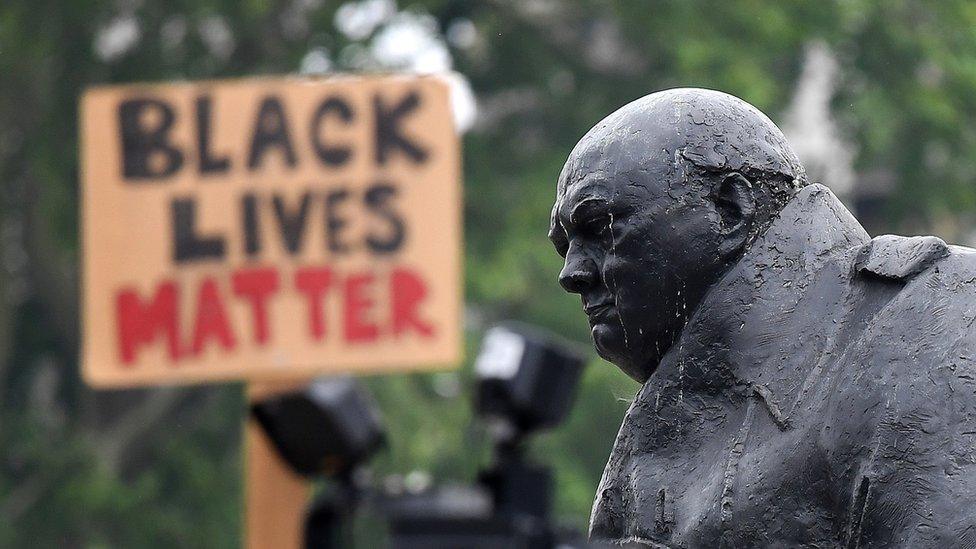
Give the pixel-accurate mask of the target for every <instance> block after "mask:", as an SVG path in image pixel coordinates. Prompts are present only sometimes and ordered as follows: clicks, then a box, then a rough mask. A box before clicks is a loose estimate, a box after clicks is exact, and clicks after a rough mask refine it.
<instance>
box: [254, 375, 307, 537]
mask: <svg viewBox="0 0 976 549" xmlns="http://www.w3.org/2000/svg"><path fill="white" fill-rule="evenodd" d="M306 383H308V381H301V382H281V383H269V382H264V383H249V384H248V387H247V396H248V402H254V401H256V400H260V399H263V398H267V397H269V396H271V395H274V394H277V393H283V392H287V391H291V390H295V389H298V388H300V387H302V386H303V385H305V384H306ZM245 452H246V453H245V455H244V476H245V488H244V506H245V507H244V516H245V520H244V528H245V531H244V546H245V547H246V548H247V549H300V548H302V547H304V540H303V537H304V536H303V527H304V519H305V511H306V506H307V505H308V503H309V494H310V488H311V487H310V484H309V482H308V481H306V480H305V479H304V478H302V477H300V476H298V475H296V474H295V473H293V472H292V471H291V469H289V468H288V464H286V463H285V462H284V461H283V460H282V459H281V458H280V457H279V456H278V453H277V450H275V448H274V446H273V445H272V443H271V441H270V440H269V439H268V437H267V436H265V434H264V431H262V430H261V427H260V425H258V424H257V422H256V421H255V420H254V419H253V418H251V417H250V416H248V418H247V420H246V422H245Z"/></svg>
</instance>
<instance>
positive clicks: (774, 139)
mask: <svg viewBox="0 0 976 549" xmlns="http://www.w3.org/2000/svg"><path fill="white" fill-rule="evenodd" d="M805 184H806V175H805V173H804V171H803V167H802V166H801V165H800V162H799V161H798V160H797V157H796V154H794V152H793V150H792V149H791V148H790V145H789V143H787V142H786V138H785V137H784V136H783V134H782V132H781V131H780V130H779V128H777V127H776V125H775V124H773V123H772V121H770V120H769V118H767V117H766V116H765V115H764V114H763V113H761V112H759V110H757V109H756V108H755V107H753V106H752V105H750V104H748V103H746V102H745V101H742V100H741V99H738V98H736V97H733V96H731V95H728V94H725V93H721V92H717V91H711V90H703V89H687V88H686V89H672V90H666V91H661V92H657V93H653V94H651V95H648V96H645V97H643V98H641V99H638V100H636V101H634V102H632V103H630V104H628V105H626V106H624V107H622V108H621V109H619V110H618V111H616V112H614V113H613V114H611V115H610V116H608V117H607V118H605V119H604V120H603V121H601V122H600V123H599V124H597V125H596V126H595V127H593V129H591V130H590V131H589V132H587V134H586V135H585V136H583V139H581V140H580V142H579V143H578V144H577V145H576V147H575V148H574V149H573V152H572V153H571V154H570V156H569V159H568V160H567V161H566V165H565V166H564V167H563V170H562V173H561V174H560V175H559V181H558V183H557V190H556V203H555V205H554V206H553V209H552V218H551V223H550V229H549V238H550V240H551V241H552V243H553V245H555V247H556V250H557V251H558V252H559V254H560V255H562V256H563V257H564V258H565V260H566V261H565V265H564V267H563V269H562V272H561V273H560V274H559V282H560V284H561V285H562V286H563V288H565V289H566V291H568V292H572V293H575V294H579V295H580V297H581V298H582V301H583V309H584V311H585V312H586V315H587V317H588V319H589V323H590V330H591V334H592V336H593V341H594V344H595V345H596V348H597V351H598V352H599V353H600V355H601V356H602V357H603V358H605V359H607V360H609V361H610V362H613V363H614V364H616V365H617V366H618V367H620V368H621V369H622V370H623V371H624V372H626V373H627V374H628V375H629V376H631V377H632V378H634V379H636V380H637V381H640V382H644V381H646V380H647V379H648V378H649V377H650V375H651V374H652V373H653V372H654V370H655V369H656V368H657V365H658V363H659V362H660V360H661V358H662V357H663V356H664V354H665V353H666V352H667V351H668V349H670V348H671V346H672V345H673V344H674V342H675V341H676V340H677V339H678V337H679V336H680V334H681V330H682V328H684V326H685V324H686V323H687V321H688V319H689V318H690V317H691V315H692V314H694V312H695V310H696V308H697V306H698V304H699V303H700V302H701V300H702V298H703V297H704V296H705V294H706V293H707V292H708V290H709V289H710V288H711V287H712V286H713V285H714V284H715V283H716V282H717V281H718V280H719V279H720V278H721V277H722V275H724V274H725V273H726V272H727V271H728V270H729V268H730V267H731V266H733V265H734V264H735V263H736V262H737V261H738V260H739V258H741V257H742V254H743V253H745V252H746V250H748V248H749V246H750V245H751V244H752V242H753V241H754V240H755V239H756V237H757V236H759V235H761V234H762V233H763V231H764V230H765V229H766V228H767V227H768V226H769V224H770V223H771V222H772V220H773V219H775V217H776V216H777V214H778V213H779V212H780V210H782V208H783V206H784V205H785V204H786V203H787V202H788V201H789V200H790V198H792V197H793V195H794V194H796V192H797V190H798V189H799V188H800V187H802V186H804V185H805Z"/></svg>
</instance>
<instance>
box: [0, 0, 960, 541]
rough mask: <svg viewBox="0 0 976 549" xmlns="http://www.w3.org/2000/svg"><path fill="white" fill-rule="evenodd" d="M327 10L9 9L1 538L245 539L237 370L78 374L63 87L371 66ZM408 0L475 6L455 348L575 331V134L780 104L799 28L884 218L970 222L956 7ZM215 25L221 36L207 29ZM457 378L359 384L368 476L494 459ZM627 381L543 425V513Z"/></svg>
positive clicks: (4, 11)
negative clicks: (373, 409) (557, 216)
mask: <svg viewBox="0 0 976 549" xmlns="http://www.w3.org/2000/svg"><path fill="white" fill-rule="evenodd" d="M340 6H341V5H340V4H339V3H336V2H326V1H311V0H310V1H298V0H296V1H292V2H286V1H280V2H279V1H271V0H246V1H243V2H239V1H232V0H194V1H189V0H169V1H165V2H162V1H160V2H152V1H150V0H145V1H136V0H113V1H107V0H70V1H65V0H34V1H26V0H6V1H4V2H3V3H2V4H0V181H2V185H3V192H2V193H0V252H2V254H0V261H2V265H0V267H2V268H0V290H2V292H0V293H2V295H0V546H4V547H28V546H30V547H49V546H59V547H159V546H164V547H235V546H238V545H239V543H240V525H241V521H240V495H241V486H240V450H239V445H240V440H241V437H240V429H241V427H240V422H241V418H242V416H243V400H242V396H241V391H240V387H239V386H236V385H225V386H214V387H200V388H190V389H176V390H172V389H170V390H167V389H163V390H151V391H150V390H144V391H124V392H117V393H111V394H107V393H98V394H96V393H94V392H92V391H90V390H89V389H87V388H86V387H84V385H83V384H82V383H81V381H80V380H79V377H78V372H77V355H78V325H77V322H78V316H77V309H78V305H77V303H78V301H77V279H78V275H77V265H78V253H79V245H78V232H77V223H78V215H77V211H78V195H79V193H78V175H77V170H78V166H77V139H76V133H77V105H78V98H79V96H80V94H81V92H82V90H83V89H84V88H85V87H86V86H89V85H94V84H102V83H112V82H131V81H163V80H171V79H202V78H224V77H237V76H245V75H254V74H283V73H293V72H296V71H297V70H298V69H299V67H300V66H301V63H302V60H303V58H305V57H306V55H307V53H308V52H309V51H310V50H312V49H313V48H321V49H322V51H326V52H328V53H329V54H330V56H331V58H332V62H333V67H334V68H335V69H338V70H360V69H363V68H369V65H368V63H367V64H366V65H364V64H363V63H362V56H361V55H358V56H357V52H358V53H362V52H363V51H367V52H368V50H367V49H366V48H367V47H368V45H369V43H370V37H369V35H367V36H365V37H357V38H356V39H353V38H350V37H349V36H347V35H344V34H343V33H341V32H338V31H337V30H336V26H335V23H334V22H335V16H336V11H337V10H338V9H340ZM399 9H400V10H404V11H407V12H411V13H423V14H430V16H431V17H432V19H431V21H433V22H434V26H435V30H436V32H438V33H443V34H445V35H447V36H450V35H451V34H452V32H454V31H458V32H460V31H461V30H464V29H466V28H468V29H469V28H470V25H469V24H468V22H470V24H472V25H473V28H474V29H475V31H476V32H475V34H474V35H473V39H469V40H458V41H453V42H451V43H450V44H451V45H450V53H451V56H452V58H453V62H454V68H455V69H456V70H458V71H459V72H460V73H462V74H463V75H464V76H465V77H466V78H467V79H468V80H469V81H470V83H471V85H472V87H473V89H474V91H475V93H476V95H477V98H478V101H479V119H478V122H477V124H476V125H475V127H474V128H473V129H472V130H471V131H470V132H469V133H468V134H467V135H466V136H465V140H464V147H465V148H464V162H465V169H464V174H465V197H466V202H465V231H466V237H465V238H466V240H465V245H466V262H465V273H466V292H467V293H466V299H467V302H468V303H469V308H470V315H469V316H470V317H471V318H472V320H473V321H472V322H471V323H470V324H471V325H470V328H471V329H470V335H469V344H468V351H469V352H468V356H469V360H468V362H470V357H471V356H472V355H473V354H474V353H475V352H476V348H477V342H478V339H479V337H480V330H481V327H482V326H484V325H485V324H486V323H489V322H492V321H495V320H500V319H507V318H517V319H520V320H524V321H527V322H532V323H537V324H540V325H543V326H546V327H548V328H549V329H551V330H553V331H555V332H558V333H560V334H563V335H564V336H566V337H568V338H571V339H574V340H578V341H581V342H582V341H586V340H587V330H586V325H585V319H584V317H583V315H582V314H581V313H580V311H579V304H578V302H577V301H576V300H574V299H573V298H572V297H570V296H568V295H565V294H564V293H563V292H561V291H560V289H559V288H558V285H557V284H556V283H555V276H556V273H557V272H558V270H559V268H560V266H561V264H560V260H559V258H558V257H557V256H556V254H555V253H554V252H553V251H552V250H551V248H550V246H549V244H548V242H547V240H546V236H545V235H546V230H547V225H548V216H549V208H550V206H551V200H552V197H553V187H554V181H555V178H556V176H557V174H558V172H559V169H560V167H561V165H562V162H563V160H564V159H565V157H566V156H567V154H568V153H569V151H570V149H571V148H572V146H573V145H574V144H575V142H576V141H577V140H578V139H579V137H580V136H581V135H582V134H583V133H584V132H585V131H586V130H587V129H588V128H589V127H590V126H592V125H593V124H594V123H596V122H597V121H598V120H599V119H601V118H602V117H603V116H605V115H606V114H608V113H610V112H611V111H613V110H614V109H616V108H617V107H619V106H621V105H623V104H624V103H626V102H628V101H630V100H633V99H635V98H637V97H640V96H642V95H644V94H646V93H648V92H650V91H653V90H657V89H662V88H667V87H673V86H702V87H709V88H716V89H721V90H723V91H727V92H729V93H732V94H735V95H738V96H740V97H742V98H745V99H746V100H748V101H750V102H752V103H753V104H755V105H756V106H758V107H759V108H760V109H762V110H764V111H765V112H767V113H769V114H771V115H772V116H773V118H774V119H776V117H777V115H778V114H779V113H781V112H782V110H783V109H784V107H785V106H786V105H787V103H788V101H789V100H790V98H791V96H792V94H793V92H794V88H795V85H796V81H797V77H798V75H799V73H800V70H801V60H802V59H803V51H804V48H805V47H806V46H807V45H808V44H809V43H811V41H814V40H822V41H824V42H825V43H826V44H828V45H829V47H830V48H831V49H832V51H833V52H834V53H835V55H836V57H837V59H838V61H839V64H840V80H839V82H838V90H837V93H836V95H835V97H834V99H833V114H834V116H835V117H836V119H837V120H838V121H839V122H840V125H841V127H842V128H843V129H844V130H845V131H846V132H847V135H848V136H849V139H850V141H852V142H853V143H856V145H857V151H858V152H857V155H856V157H855V165H854V168H855V170H856V173H857V174H868V173H883V174H886V175H887V176H888V177H889V178H890V179H891V181H892V182H893V184H894V192H893V193H891V194H890V195H889V197H888V198H887V199H886V200H885V201H884V204H883V210H882V211H883V214H884V215H883V219H884V220H885V228H886V229H887V230H891V231H894V230H914V229H924V228H929V227H935V228H937V229H939V230H940V231H941V234H942V236H945V237H947V238H950V239H958V238H963V237H965V236H966V231H967V230H971V227H972V224H973V223H972V217H971V216H972V213H973V212H974V211H976V187H974V185H973V173H974V172H976V166H974V163H976V129H974V121H976V101H974V100H973V97H974V96H976V5H974V4H973V3H972V2H968V1H963V0H946V1H942V2H938V3H935V2H922V1H918V0H890V1H886V2H875V1H868V0H825V1H822V2H803V1H799V0H779V1H773V0H764V1H760V0H739V1H732V0H727V1H723V2H706V1H701V2H696V1H687V0H669V1H660V2H653V3H652V2H633V1H627V0H614V1H611V0H605V1H579V0H562V1H558V0H536V1H524V2H523V1H519V0H491V1H487V2H465V1H460V0H425V1H417V2H406V1H402V2H401V3H400V5H399ZM296 21H297V23H296ZM120 25H121V26H120ZM126 25H128V27H127V26H126ZM133 25H134V27H133ZM112 27H114V28H115V29H116V30H119V29H121V30H122V31H126V32H129V35H128V36H129V38H130V42H131V43H130V44H129V46H128V47H126V48H122V50H123V51H121V53H118V52H116V53H113V54H111V55H106V54H105V51H106V49H110V48H108V46H104V45H103V46H104V47H102V46H98V41H99V40H100V39H104V33H105V32H106V29H109V28H112ZM133 28H134V29H135V30H134V32H135V39H134V40H131V35H132V32H131V31H132V29H133ZM208 29H210V30H208ZM214 29H216V31H214ZM221 29H222V30H223V31H227V32H229V34H230V37H231V45H230V49H229V51H228V49H227V42H226V40H225V41H224V42H223V46H221V43H219V41H218V42H214V40H213V36H210V35H212V34H213V32H217V35H218V38H219V37H220V32H221ZM452 29H453V30H452ZM208 33H209V34H208ZM122 34H123V38H124V37H125V33H124V32H123V33H122ZM469 35H470V33H469ZM208 36H210V38H209V39H208ZM224 38H225V39H226V32H225V35H224ZM469 38H471V36H469ZM99 52H101V54H100V53H99ZM826 183H828V184H829V183H830V182H829V181H828V182H826ZM451 376H452V374H413V375H401V376H384V377H379V378H374V379H371V380H370V381H369V386H370V388H371V389H372V390H373V391H374V392H375V394H376V395H377V398H378V400H379V401H380V403H381V405H382V407H383V410H384V412H385V415H386V417H387V423H388V426H389V430H390V436H391V443H390V447H389V450H388V451H387V452H386V453H385V454H383V455H381V456H380V457H379V458H378V459H377V460H376V462H375V464H374V465H375V470H376V474H377V475H381V476H382V475H387V474H391V473H398V474H405V473H408V472H410V471H412V470H424V471H429V472H430V473H431V474H432V475H433V476H434V478H435V479H436V480H438V481H447V480H456V481H470V480H471V478H472V477H473V475H474V474H475V472H476V471H477V469H478V468H479V467H481V466H484V465H485V464H486V463H487V461H488V459H489V448H488V446H487V442H486V440H485V436H484V432H483V431H482V430H481V429H480V428H479V427H478V426H477V425H475V424H473V423H472V416H471V411H470V405H469V391H470V388H471V374H470V365H469V364H468V363H465V364H464V365H463V367H462V369H461V370H460V374H459V375H457V376H456V377H451ZM453 386H457V387H459V390H454V389H451V387H453ZM635 390H636V385H635V384H634V383H632V382H631V381H629V380H628V379H626V378H625V377H624V376H622V375H621V374H620V373H618V372H617V371H616V370H615V369H614V368H613V367H611V366H609V365H607V364H605V363H603V362H600V361H598V360H596V359H594V361H593V363H592V364H591V365H590V366H589V368H588V369H587V371H586V374H585V378H584V382H583V385H582V387H581V391H580V394H579V398H578V401H577V405H576V407H575V408H574V411H573V414H572V417H571V418H570V420H569V421H568V423H567V424H566V425H564V426H562V427H561V428H559V429H558V430H556V431H555V432H552V433H549V434H546V435H544V436H541V437H539V440H537V441H535V442H534V443H533V448H532V455H533V456H534V458H535V459H538V460H539V461H543V462H546V463H550V464H552V465H553V466H554V467H555V470H556V475H557V486H558V493H557V514H558V516H559V517H560V518H561V519H563V520H565V521H567V522H568V523H570V524H572V525H575V526H577V527H580V528H582V527H584V526H585V522H586V517H587V514H588V511H589V507H590V503H591V500H592V496H593V493H594V491H595V488H596V484H597V482H598V480H599V476H600V473H601V471H602V467H603V464H604V463H605V460H606V456H607V455H608V452H609V448H610V444H611V443H612V440H613V436H614V434H615V432H616V428H617V426H618V424H619V421H620V418H621V417H622V415H623V412H624V410H625V409H626V405H627V400H628V399H629V398H630V397H631V396H632V395H633V393H634V391H635ZM127 418H128V419H129V420H130V421H126V419H127ZM132 418H134V419H132Z"/></svg>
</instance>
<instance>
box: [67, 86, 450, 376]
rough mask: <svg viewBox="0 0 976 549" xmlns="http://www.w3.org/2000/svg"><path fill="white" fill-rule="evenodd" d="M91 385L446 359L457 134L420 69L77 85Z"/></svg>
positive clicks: (86, 368)
mask: <svg viewBox="0 0 976 549" xmlns="http://www.w3.org/2000/svg"><path fill="white" fill-rule="evenodd" d="M81 141H82V178H83V204H82V212H81V214H82V224H83V253H84V280H83V286H84V291H83V299H84V302H83V308H84V312H83V328H82V329H83V350H82V365H83V366H82V368H83V372H84V375H85V378H86V379H87V381H88V382H89V383H91V384H92V385H95V386H102V387H107V386H115V387H122V386H136V385H148V384H158V383H190V382H203V381H216V380H229V379H247V380H257V379H271V378H282V377H307V376H310V375H316V374H323V373H333V372H374V371H389V370H405V369H418V368H431V367H450V366H453V365H455V364H456V362H457V361H458V360H459V358H460V357H459V355H460V340H461V286H460V278H461V274H460V273H461V254H460V247H461V223H460V204H461V195H460V193H461V189H460V184H459V178H460V176H459V170H460V167H459V145H458V138H457V135H456V132H455V130H454V127H453V124H452V118H451V112H450V106H449V98H448V90H447V87H446V85H445V84H444V83H443V82H442V81H440V80H438V79H436V78H433V77H406V76H375V77H336V78H330V79H324V80H309V79H298V78H284V79H253V80H240V81H226V82H203V83H182V84H163V85H130V86H119V87H105V88H96V89H93V90H89V91H88V92H87V93H86V94H85V96H84V98H83V100H82V114H81Z"/></svg>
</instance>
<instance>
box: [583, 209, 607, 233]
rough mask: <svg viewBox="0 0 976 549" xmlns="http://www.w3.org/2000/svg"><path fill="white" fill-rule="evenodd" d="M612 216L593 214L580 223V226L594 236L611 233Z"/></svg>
mask: <svg viewBox="0 0 976 549" xmlns="http://www.w3.org/2000/svg"><path fill="white" fill-rule="evenodd" d="M610 222H611V219H610V216H609V215H600V214H597V215H591V216H587V217H586V219H584V220H583V223H582V224H581V225H580V228H581V229H582V230H583V231H584V232H585V233H586V234H590V235H593V236H599V237H603V236H606V235H609V234H610Z"/></svg>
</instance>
